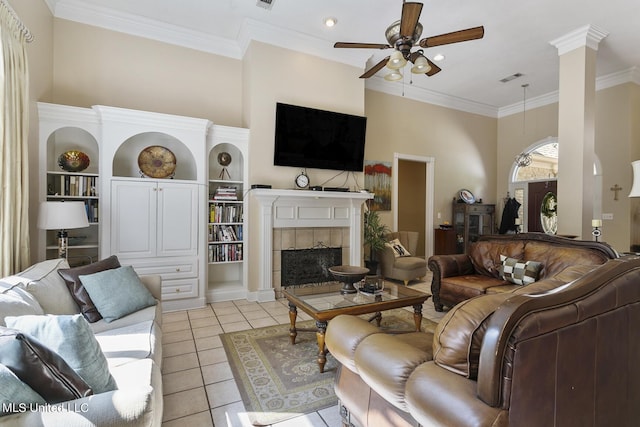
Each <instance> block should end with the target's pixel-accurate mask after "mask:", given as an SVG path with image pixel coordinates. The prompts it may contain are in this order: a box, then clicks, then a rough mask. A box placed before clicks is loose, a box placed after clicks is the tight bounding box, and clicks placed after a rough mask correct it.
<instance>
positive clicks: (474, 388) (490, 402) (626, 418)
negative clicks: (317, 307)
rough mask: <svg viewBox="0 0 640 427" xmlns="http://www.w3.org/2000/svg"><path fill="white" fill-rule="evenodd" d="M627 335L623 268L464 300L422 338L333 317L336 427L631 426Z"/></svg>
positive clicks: (632, 307) (616, 265)
mask: <svg viewBox="0 0 640 427" xmlns="http://www.w3.org/2000/svg"><path fill="white" fill-rule="evenodd" d="M525 290H527V292H525ZM638 330H640V257H637V256H634V257H627V258H618V259H614V260H610V261H608V262H606V263H605V264H604V265H600V266H596V265H579V266H574V267H569V268H568V269H565V270H564V271H562V272H561V273H559V274H557V275H555V276H553V277H552V278H547V279H544V280H541V281H539V282H536V283H534V284H532V285H529V286H526V287H521V288H520V289H518V290H516V291H515V292H513V293H498V294H490V295H483V296H479V297H477V298H472V299H468V300H466V301H464V302H462V303H460V304H458V305H456V306H455V307H454V308H452V309H451V310H450V311H449V312H448V313H447V314H446V315H445V317H444V318H443V319H442V320H441V321H440V322H439V324H438V326H437V327H436V329H435V331H434V332H415V333H410V334H402V335H390V334H386V333H384V332H383V331H381V330H380V329H378V328H377V327H376V326H374V325H372V324H370V323H368V322H366V321H365V320H363V319H361V318H358V317H354V316H346V315H343V316H338V317H336V318H334V319H333V320H331V322H329V325H328V328H327V331H326V344H327V348H328V350H329V351H330V352H331V354H332V355H333V356H334V357H335V358H336V359H337V360H338V361H339V362H340V366H339V368H338V372H337V376H336V383H335V390H336V394H337V395H338V398H339V400H340V411H341V414H342V417H343V424H344V425H360V426H363V427H365V426H376V427H384V426H395V427H398V426H418V425H422V426H457V427H463V426H474V427H475V426H492V427H501V426H554V425H555V426H612V425H615V426H635V425H637V424H638V420H639V419H640V405H638V404H637V402H639V401H640V364H638V362H637V361H638V360H640V344H639V343H640V341H638V338H637V336H638Z"/></svg>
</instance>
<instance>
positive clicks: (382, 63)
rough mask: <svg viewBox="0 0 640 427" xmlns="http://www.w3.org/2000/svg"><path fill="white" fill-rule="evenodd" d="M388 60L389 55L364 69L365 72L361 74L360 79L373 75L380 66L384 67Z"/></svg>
mask: <svg viewBox="0 0 640 427" xmlns="http://www.w3.org/2000/svg"><path fill="white" fill-rule="evenodd" d="M388 60H389V57H388V56H387V57H386V58H384V59H383V60H382V61H380V62H378V63H377V64H376V65H374V66H373V67H371V68H369V69H368V70H367V71H365V73H364V74H363V75H361V76H360V78H361V79H368V78H369V77H371V76H373V75H374V74H375V73H377V72H378V71H380V70H381V69H382V68H384V66H385V65H387V61H388Z"/></svg>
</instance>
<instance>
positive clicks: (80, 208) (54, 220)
mask: <svg viewBox="0 0 640 427" xmlns="http://www.w3.org/2000/svg"><path fill="white" fill-rule="evenodd" d="M88 226H89V220H88V219H87V211H86V209H85V207H84V202H41V203H40V210H39V211H38V228H40V229H42V230H69V229H72V228H84V227H88Z"/></svg>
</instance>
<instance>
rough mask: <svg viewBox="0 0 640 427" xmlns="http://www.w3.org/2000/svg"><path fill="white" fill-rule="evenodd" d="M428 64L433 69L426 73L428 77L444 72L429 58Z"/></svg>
mask: <svg viewBox="0 0 640 427" xmlns="http://www.w3.org/2000/svg"><path fill="white" fill-rule="evenodd" d="M427 62H428V63H429V65H430V66H431V69H430V70H429V71H427V72H426V73H425V74H426V75H427V76H429V77H431V76H433V75H434V74H438V73H439V72H440V71H442V69H441V68H440V67H438V66H437V65H436V64H434V63H433V62H431V60H429V58H427Z"/></svg>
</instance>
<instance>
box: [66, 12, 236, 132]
mask: <svg viewBox="0 0 640 427" xmlns="http://www.w3.org/2000/svg"><path fill="white" fill-rule="evenodd" d="M54 51H55V58H54V74H53V77H54V93H53V102H55V103H57V104H66V105H74V106H78V107H90V106H92V105H109V106H114V107H123V108H132V109H138V110H145V111H157V112H162V113H169V114H177V115H183V116H189V117H199V118H206V119H211V120H212V121H214V122H215V123H216V124H221V125H227V126H240V125H241V117H242V114H241V109H242V61H239V60H235V59H230V58H225V57H221V56H216V55H211V54H208V53H205V52H200V51H197V50H192V49H186V48H182V47H179V46H174V45H169V44H166V43H161V42H157V41H153V40H149V39H144V38H141V37H135V36H130V35H127V34H122V33H117V32H114V31H109V30H104V29H101V28H97V27H92V26H88V25H84V24H79V23H76V22H72V21H67V20H63V19H55V20H54Z"/></svg>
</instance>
